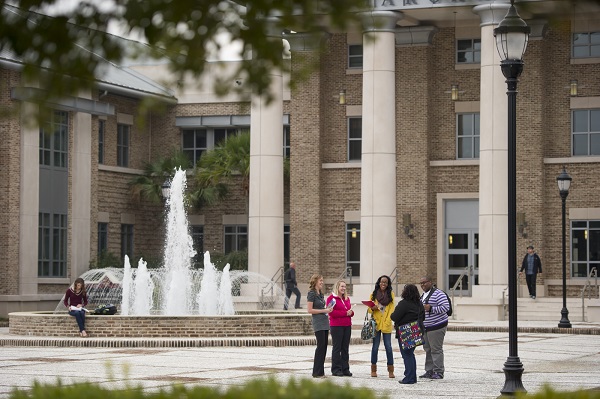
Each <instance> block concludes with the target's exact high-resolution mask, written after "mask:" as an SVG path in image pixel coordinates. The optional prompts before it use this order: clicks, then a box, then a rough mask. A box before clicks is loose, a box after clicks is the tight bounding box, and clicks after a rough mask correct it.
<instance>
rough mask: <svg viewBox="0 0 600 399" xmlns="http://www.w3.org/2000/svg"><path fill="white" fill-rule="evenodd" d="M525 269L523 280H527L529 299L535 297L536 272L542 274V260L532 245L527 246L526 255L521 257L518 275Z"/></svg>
mask: <svg viewBox="0 0 600 399" xmlns="http://www.w3.org/2000/svg"><path fill="white" fill-rule="evenodd" d="M523 270H525V280H526V281H527V289H528V290H529V296H530V297H531V299H535V284H536V279H537V275H538V273H540V274H542V260H541V259H540V257H539V256H538V254H536V253H535V251H534V250H533V245H530V246H528V247H527V255H525V257H524V258H523V263H522V264H521V270H520V271H519V276H522V275H523Z"/></svg>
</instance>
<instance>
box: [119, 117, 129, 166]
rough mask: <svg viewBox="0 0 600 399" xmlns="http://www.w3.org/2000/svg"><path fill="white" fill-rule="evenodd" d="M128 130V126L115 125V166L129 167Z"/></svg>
mask: <svg viewBox="0 0 600 399" xmlns="http://www.w3.org/2000/svg"><path fill="white" fill-rule="evenodd" d="M130 130H131V126H129V125H120V124H119V125H117V166H124V167H128V166H129V139H130V137H129V133H130Z"/></svg>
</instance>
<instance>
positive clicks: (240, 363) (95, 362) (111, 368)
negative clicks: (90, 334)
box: [0, 322, 600, 398]
mask: <svg viewBox="0 0 600 399" xmlns="http://www.w3.org/2000/svg"><path fill="white" fill-rule="evenodd" d="M453 324H461V323H460V322H456V323H453ZM462 324H463V326H467V327H468V326H470V327H471V329H472V330H473V331H470V332H468V331H449V332H448V333H447V335H446V343H445V346H444V348H445V350H444V352H445V359H446V373H445V377H444V379H443V380H436V381H433V380H419V383H417V384H415V385H400V384H399V383H398V379H399V378H400V375H401V374H402V372H403V370H404V368H403V365H402V358H401V356H400V353H399V351H398V348H397V343H396V342H395V343H394V355H395V365H396V379H389V378H387V373H386V370H385V352H384V350H383V344H382V345H381V348H380V352H379V370H380V373H379V374H380V376H379V377H378V378H372V377H370V376H369V373H370V351H371V345H370V344H356V343H354V344H352V345H351V347H350V364H351V371H352V373H354V375H353V377H332V376H328V377H327V379H326V381H331V382H333V383H336V384H340V385H343V384H350V385H351V386H355V387H367V388H372V389H375V390H377V391H378V392H380V393H385V394H387V395H389V397H390V398H404V397H412V398H496V397H498V396H499V394H500V390H501V389H502V387H503V385H504V373H503V371H502V367H503V364H504V362H505V361H506V357H507V355H508V333H506V332H474V331H476V330H477V329H478V328H481V329H486V328H487V329H489V328H490V326H491V327H493V326H498V325H500V326H502V322H494V323H487V324H485V323H479V324H481V326H479V327H478V326H477V325H474V324H473V323H462ZM524 325H525V327H527V326H529V327H540V329H541V330H543V329H544V328H546V329H547V331H550V328H551V327H555V325H556V323H554V322H552V323H550V322H535V323H534V322H529V323H520V324H519V327H523V326H524ZM574 327H576V328H584V329H587V330H589V329H592V330H594V329H600V325H598V323H596V324H590V323H574ZM354 334H355V335H356V334H358V331H354ZM13 337H14V336H9V335H8V329H7V328H0V338H13ZM25 338H26V337H25ZM25 338H24V339H25ZM89 339H93V338H89ZM353 342H357V340H355V339H353ZM314 349H315V348H314V346H312V345H306V346H257V347H248V346H245V347H234V346H224V347H194V348H187V347H181V348H176V347H175V348H174V347H137V348H136V347H131V348H123V347H57V346H43V347H38V346H11V345H4V346H1V347H0V398H7V397H8V395H9V394H10V392H11V390H13V389H14V388H18V389H24V390H26V389H28V388H29V387H31V386H32V384H33V383H34V381H39V382H41V383H54V382H56V381H57V378H59V377H60V379H61V381H62V382H63V383H64V384H72V383H77V382H83V381H89V382H94V383H97V384H99V385H101V386H104V387H110V388H122V387H126V386H139V385H141V386H143V387H145V388H146V389H148V390H156V389H161V388H168V387H169V386H170V385H171V384H185V385H194V384H200V385H207V386H220V387H227V386H229V385H237V384H243V383H244V382H245V381H248V380H250V379H254V378H268V377H273V378H276V379H278V380H280V381H287V380H288V379H290V378H311V371H312V357H313V354H314ZM415 353H416V355H417V363H418V366H419V373H421V372H422V371H423V364H424V362H425V354H424V351H423V349H422V348H418V349H417V351H416V352H415ZM330 355H331V347H329V350H328V357H327V360H326V372H327V373H329V369H328V367H329V366H330V361H331V358H330ZM519 356H520V358H521V361H522V362H523V365H524V369H525V372H524V374H523V378H522V380H523V385H524V386H525V388H526V389H527V390H528V391H529V392H536V391H539V390H540V389H541V388H542V387H543V385H544V384H549V385H550V386H552V387H553V388H555V389H557V390H575V389H579V388H582V389H600V378H599V377H598V365H599V364H600V337H599V336H598V335H588V334H585V335H584V334H557V333H551V332H535V333H534V332H520V333H519Z"/></svg>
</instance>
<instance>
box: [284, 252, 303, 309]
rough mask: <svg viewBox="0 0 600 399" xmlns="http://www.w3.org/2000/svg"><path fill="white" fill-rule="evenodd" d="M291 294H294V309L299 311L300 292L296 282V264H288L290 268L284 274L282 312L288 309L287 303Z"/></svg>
mask: <svg viewBox="0 0 600 399" xmlns="http://www.w3.org/2000/svg"><path fill="white" fill-rule="evenodd" d="M292 293H294V294H296V306H295V308H296V309H300V296H301V295H302V294H301V293H300V290H299V289H298V282H297V281H296V264H295V263H294V262H290V268H289V269H288V270H287V272H285V301H284V303H283V310H287V309H288V303H289V302H290V297H291V296H292Z"/></svg>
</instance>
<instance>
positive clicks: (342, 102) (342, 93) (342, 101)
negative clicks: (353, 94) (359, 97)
mask: <svg viewBox="0 0 600 399" xmlns="http://www.w3.org/2000/svg"><path fill="white" fill-rule="evenodd" d="M340 105H346V89H342V90H340Z"/></svg>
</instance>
